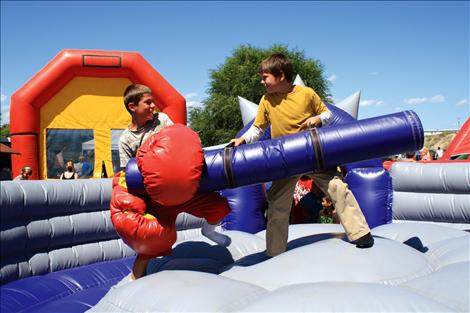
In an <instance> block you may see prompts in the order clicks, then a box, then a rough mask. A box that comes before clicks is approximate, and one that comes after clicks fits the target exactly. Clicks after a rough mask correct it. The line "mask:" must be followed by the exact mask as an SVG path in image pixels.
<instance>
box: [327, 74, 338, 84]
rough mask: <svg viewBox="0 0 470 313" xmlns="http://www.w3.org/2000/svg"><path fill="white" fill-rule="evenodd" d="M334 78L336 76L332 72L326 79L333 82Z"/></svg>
mask: <svg viewBox="0 0 470 313" xmlns="http://www.w3.org/2000/svg"><path fill="white" fill-rule="evenodd" d="M336 78H337V76H336V74H333V75H331V76H330V77H328V78H327V80H329V81H330V82H334V81H335V80H336Z"/></svg>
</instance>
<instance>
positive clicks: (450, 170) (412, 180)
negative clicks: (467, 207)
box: [390, 162, 470, 194]
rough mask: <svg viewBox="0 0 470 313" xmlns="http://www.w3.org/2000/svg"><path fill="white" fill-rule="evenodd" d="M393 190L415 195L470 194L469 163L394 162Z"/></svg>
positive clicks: (392, 172) (392, 174)
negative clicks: (414, 193) (415, 193)
mask: <svg viewBox="0 0 470 313" xmlns="http://www.w3.org/2000/svg"><path fill="white" fill-rule="evenodd" d="M390 174H391V176H392V183H393V190H394V191H405V192H417V193H448V194H449V193H453V194H469V193H470V162H465V163H463V162H456V163H419V162H395V163H393V165H392V168H391V171H390Z"/></svg>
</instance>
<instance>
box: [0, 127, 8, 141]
mask: <svg viewBox="0 0 470 313" xmlns="http://www.w3.org/2000/svg"><path fill="white" fill-rule="evenodd" d="M9 136H10V124H4V125H2V127H1V129H0V137H1V138H6V137H9Z"/></svg>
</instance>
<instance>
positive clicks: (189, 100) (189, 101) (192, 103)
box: [184, 92, 204, 110]
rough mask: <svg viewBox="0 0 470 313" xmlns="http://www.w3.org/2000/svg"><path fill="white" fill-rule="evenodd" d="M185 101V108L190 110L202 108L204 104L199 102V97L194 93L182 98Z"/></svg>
mask: <svg viewBox="0 0 470 313" xmlns="http://www.w3.org/2000/svg"><path fill="white" fill-rule="evenodd" d="M184 98H185V99H186V107H187V108H188V109H189V110H190V109H195V108H202V107H203V106H204V103H203V102H202V101H201V99H200V96H199V95H198V94H197V93H196V92H190V93H188V94H186V95H185V96H184Z"/></svg>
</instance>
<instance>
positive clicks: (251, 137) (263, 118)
mask: <svg viewBox="0 0 470 313" xmlns="http://www.w3.org/2000/svg"><path fill="white" fill-rule="evenodd" d="M263 100H264V97H263V98H262V99H261V102H260V104H259V106H258V112H256V118H255V121H254V122H253V125H251V127H250V128H248V130H247V131H246V132H245V133H244V134H243V135H241V136H240V138H235V139H232V140H230V143H233V145H234V146H235V147H238V146H239V145H242V144H244V143H252V142H254V141H257V140H258V139H260V138H261V136H262V135H263V133H264V130H265V129H266V127H267V126H268V124H269V120H268V115H267V113H266V109H265V106H264V103H263Z"/></svg>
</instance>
